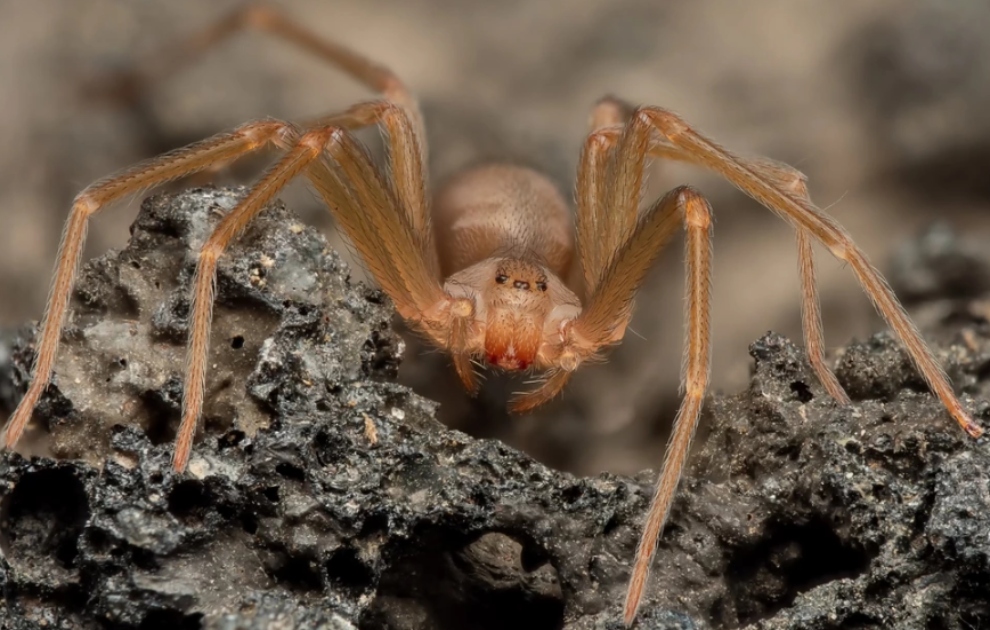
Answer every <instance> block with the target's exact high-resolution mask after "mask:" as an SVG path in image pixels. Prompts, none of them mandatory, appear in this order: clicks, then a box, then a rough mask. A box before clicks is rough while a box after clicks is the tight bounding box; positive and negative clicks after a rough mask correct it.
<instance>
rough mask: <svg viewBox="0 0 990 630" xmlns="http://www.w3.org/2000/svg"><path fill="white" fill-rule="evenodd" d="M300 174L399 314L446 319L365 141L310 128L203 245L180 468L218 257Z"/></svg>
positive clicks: (198, 407) (436, 284)
mask: <svg viewBox="0 0 990 630" xmlns="http://www.w3.org/2000/svg"><path fill="white" fill-rule="evenodd" d="M302 173H305V174H306V175H308V176H309V179H310V181H311V182H312V183H313V185H314V186H315V188H316V189H317V191H318V192H319V193H320V194H321V196H322V197H323V198H324V200H325V201H326V203H327V205H328V207H329V208H330V210H331V212H332V213H333V215H334V217H335V218H336V219H337V221H338V222H339V223H340V225H341V226H342V227H343V229H344V231H345V233H346V234H347V235H348V237H349V238H350V239H351V241H352V242H353V243H354V245H355V247H356V248H357V249H358V251H359V252H360V254H361V256H362V258H363V259H364V261H365V262H366V263H367V265H368V267H369V270H370V271H371V272H372V274H373V275H374V277H375V279H376V280H377V281H378V283H379V285H380V286H381V287H382V289H383V290H385V292H386V293H388V295H389V296H390V297H392V299H393V301H394V302H395V304H396V308H397V310H398V311H399V313H400V314H401V315H402V316H403V317H405V318H406V319H408V320H410V321H412V322H414V323H415V322H419V323H421V325H422V326H424V327H425V328H426V329H428V330H429V329H431V327H432V328H438V329H439V328H442V327H443V324H444V323H445V322H444V320H443V318H442V315H443V314H442V313H441V314H438V315H437V317H436V318H434V319H431V316H430V314H431V313H433V310H435V309H436V308H437V307H438V305H441V306H442V305H447V306H448V308H450V305H449V303H450V301H449V300H447V299H446V294H445V293H444V292H443V290H442V287H441V286H440V281H439V278H438V277H437V276H436V274H435V273H434V270H433V269H432V268H431V266H430V264H429V259H428V258H427V257H425V256H424V255H423V251H422V249H421V243H420V241H419V240H418V238H417V234H416V232H415V230H414V229H413V227H412V226H411V225H409V223H408V221H407V217H406V215H405V214H403V213H402V212H401V211H400V210H399V209H398V205H397V201H396V200H395V198H394V196H393V191H392V189H391V188H390V187H389V186H388V185H387V184H385V183H384V182H382V181H381V179H380V178H379V177H378V174H377V172H376V171H375V169H374V167H373V166H372V165H371V162H370V159H369V158H368V156H367V155H366V153H365V152H364V151H363V150H362V148H361V146H360V145H359V144H358V143H357V142H356V141H355V140H354V139H353V137H352V136H351V135H350V134H349V133H348V132H347V131H346V130H345V129H343V128H341V127H337V126H326V127H322V128H313V129H310V130H308V131H306V132H305V133H304V134H303V135H302V137H301V138H300V139H299V141H298V142H297V143H296V144H295V145H294V146H293V147H292V148H291V149H290V150H289V151H288V153H286V155H285V156H284V157H283V158H282V159H281V160H280V161H279V162H278V163H277V164H275V166H273V167H272V168H271V169H270V170H269V171H268V172H267V173H266V174H265V175H264V177H263V178H262V179H261V180H260V181H259V182H258V183H257V184H255V186H254V187H253V188H252V189H251V191H250V192H249V193H248V195H247V196H246V197H245V198H244V199H243V200H241V202H240V203H239V204H238V205H237V206H236V207H235V208H234V209H233V210H232V211H231V212H230V213H228V214H227V215H226V216H225V217H224V218H223V219H222V220H221V221H220V223H219V224H218V225H217V227H216V228H215V229H214V231H213V233H212V234H211V235H210V237H209V239H207V241H206V243H204V244H203V247H202V250H201V252H200V257H199V264H198V266H197V269H196V278H195V281H194V287H193V302H192V303H193V305H192V315H191V324H190V328H191V332H190V339H189V349H188V358H187V363H186V375H185V386H184V397H183V411H182V420H181V423H180V426H179V433H178V436H177V437H176V448H175V454H174V456H173V459H172V467H173V469H174V470H175V471H176V472H182V471H183V470H185V468H186V465H187V464H188V461H189V455H190V452H191V449H192V443H193V439H194V437H195V431H196V426H197V424H198V420H199V417H200V415H201V413H202V407H203V402H204V398H205V395H204V394H205V379H206V363H207V353H208V350H209V337H210V324H211V320H212V314H213V306H214V305H213V298H214V288H215V282H216V268H217V261H218V259H219V257H220V256H221V255H222V254H223V252H224V251H225V250H226V249H227V247H228V246H229V245H230V243H231V242H233V240H234V239H235V238H236V237H237V236H238V235H239V234H240V233H241V231H243V229H244V227H245V226H246V225H247V224H248V223H249V222H250V221H251V219H253V218H254V217H255V216H256V215H257V214H258V213H259V212H260V211H261V210H262V209H264V207H265V205H266V204H267V203H268V202H269V201H271V199H272V198H274V197H275V195H277V194H278V192H279V191H280V190H281V189H282V188H284V187H285V186H286V185H287V184H288V183H289V182H290V181H292V179H294V178H295V177H296V176H298V175H299V174H302ZM431 309H433V310H431ZM436 320H439V323H436Z"/></svg>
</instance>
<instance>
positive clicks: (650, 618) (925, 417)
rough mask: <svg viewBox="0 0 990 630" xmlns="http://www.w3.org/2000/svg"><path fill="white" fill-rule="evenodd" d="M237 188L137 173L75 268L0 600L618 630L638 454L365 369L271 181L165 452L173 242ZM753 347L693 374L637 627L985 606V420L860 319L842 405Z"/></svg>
mask: <svg viewBox="0 0 990 630" xmlns="http://www.w3.org/2000/svg"><path fill="white" fill-rule="evenodd" d="M242 192H243V191H241V190H233V191H226V190H219V191H218V190H198V191H191V192H188V193H185V194H182V195H178V196H159V197H153V198H151V199H149V200H148V201H146V202H145V204H144V207H143V209H142V212H141V215H140V217H139V218H138V220H137V222H136V223H135V226H134V229H133V238H132V240H131V243H130V244H129V245H128V247H127V248H126V249H125V250H124V251H122V252H120V253H119V254H118V253H111V254H109V255H107V256H104V257H103V258H100V259H98V260H96V261H94V262H92V263H89V264H88V265H87V266H86V267H85V268H84V269H83V270H82V272H81V274H80V286H79V287H78V289H77V292H76V298H77V299H76V302H75V307H74V308H75V311H74V313H73V316H72V320H71V324H70V326H69V329H68V331H67V333H66V335H65V336H64V338H65V343H64V344H63V349H62V354H61V357H60V360H59V363H58V366H57V374H56V378H55V380H54V382H53V385H52V386H51V387H50V388H49V390H48V392H47V394H46V395H45V397H44V399H43V401H42V404H41V405H40V406H39V409H38V411H37V413H36V414H35V420H36V423H37V425H38V426H39V429H37V430H35V432H34V436H33V437H34V444H33V446H32V448H34V449H36V450H43V449H45V448H48V449H50V450H51V452H52V453H53V454H56V455H58V456H59V459H53V458H52V457H50V456H43V457H35V458H31V459H27V458H25V457H23V456H21V455H19V454H13V453H4V454H3V456H2V457H0V483H2V484H3V487H4V488H5V490H4V493H3V498H2V500H0V549H2V551H3V559H2V562H0V584H2V587H3V593H4V597H5V603H6V607H5V608H4V609H2V610H0V620H2V624H0V625H2V627H4V628H11V629H21V628H36V627H41V626H44V627H72V628H86V629H90V628H93V629H96V628H114V629H118V628H217V629H224V630H232V629H242V628H244V629H248V628H251V629H254V628H259V629H260V628H269V627H281V628H340V629H344V628H390V629H408V630H413V629H427V628H441V629H443V628H479V629H485V628H512V627H519V628H565V627H566V628H574V629H588V630H590V629H593V628H594V629H607V628H614V629H616V630H618V629H619V628H620V627H621V623H620V621H619V619H620V617H619V611H620V605H621V600H622V596H623V591H624V588H625V584H626V580H627V578H628V570H629V565H630V562H631V559H632V554H633V551H634V548H635V544H636V542H637V537H638V535H639V528H640V522H641V520H642V518H643V515H644V511H645V509H646V506H647V502H648V498H649V496H650V494H651V485H652V482H653V475H652V473H644V474H642V475H640V476H639V477H637V478H636V479H625V478H619V477H616V476H613V475H609V474H602V475H599V476H598V477H593V478H575V477H573V476H571V475H568V474H566V473H560V472H555V471H552V470H550V469H548V468H546V467H545V466H542V465H541V464H539V463H537V462H535V461H533V460H532V459H530V458H529V457H527V456H526V455H523V454H521V453H519V452H517V451H514V450H512V449H510V448H508V447H507V446H504V445H503V444H501V443H499V442H496V441H489V440H475V439H472V438H470V437H468V436H466V435H464V434H462V433H459V432H455V431H449V430H447V429H445V428H444V427H443V426H442V425H440V424H439V423H438V422H437V421H436V420H435V417H434V415H435V405H434V404H433V403H430V402H429V401H426V400H424V399H422V398H420V397H419V396H417V395H416V394H414V393H413V392H411V391H409V390H408V389H406V388H404V387H402V386H399V385H396V384H395V383H394V382H393V378H394V375H395V371H396V367H397V365H398V362H399V360H400V356H401V353H402V350H403V343H402V341H401V340H400V339H399V338H398V337H397V336H396V335H395V334H394V333H392V332H391V328H390V326H389V320H390V317H391V308H390V306H389V304H388V300H387V298H386V297H385V296H383V295H382V294H381V293H380V292H377V291H373V290H370V289H367V288H364V287H361V286H352V285H351V284H350V282H349V280H348V273H347V269H346V268H345V267H344V265H342V263H341V262H340V261H339V259H338V258H337V257H336V255H335V254H334V253H333V252H331V251H330V250H329V249H328V248H327V246H326V244H325V242H324V241H323V240H322V238H321V237H320V236H319V235H317V234H316V233H315V232H314V231H312V230H310V229H308V228H304V227H302V226H301V225H300V224H299V223H298V222H297V221H295V220H294V219H293V217H292V215H290V214H289V213H287V212H286V211H285V210H284V209H283V208H281V207H280V206H273V207H272V208H269V209H268V210H266V211H265V212H264V213H263V214H262V216H260V217H259V218H258V220H257V221H256V222H255V223H254V224H253V225H252V226H251V227H250V228H249V229H248V231H247V233H246V234H245V236H244V237H243V238H242V239H240V241H239V242H238V244H237V245H236V246H235V247H234V248H233V249H232V251H231V252H230V254H229V255H228V256H226V257H225V258H224V259H223V263H222V265H221V269H220V278H219V282H218V286H219V300H218V309H217V316H216V318H215V321H214V327H213V331H214V332H213V344H212V345H213V349H212V351H211V359H210V366H211V372H210V375H209V377H208V387H209V392H210V394H209V404H208V406H207V409H206V414H205V417H206V422H205V427H204V429H203V431H202V434H201V435H200V436H199V439H198V441H197V443H196V447H195V449H194V454H193V458H192V461H191V463H190V467H189V472H188V473H187V474H184V475H179V476H177V475H174V474H173V473H172V472H171V470H170V454H171V443H170V442H171V439H172V437H173V434H174V430H175V421H176V419H177V415H178V408H179V407H178V406H179V401H180V395H181V391H180V389H181V380H180V376H181V369H182V365H183V353H184V348H183V343H184V337H185V334H186V330H187V327H188V322H187V318H188V301H187V299H186V297H185V296H186V294H187V287H188V283H189V280H190V278H191V275H192V272H193V265H194V254H193V252H194V249H193V247H194V245H195V244H196V243H200V242H202V240H203V238H204V236H205V234H206V232H207V231H208V228H209V225H210V224H211V223H212V221H213V220H214V219H215V218H216V216H217V215H219V214H220V212H219V210H221V209H228V208H230V207H231V206H232V204H233V203H234V202H235V201H236V199H237V197H238V195H240V194H242ZM965 332H967V333H968V335H969V338H970V340H971V341H972V342H973V343H975V344H977V345H976V346H963V345H955V346H953V347H952V348H951V350H950V349H948V348H945V349H943V350H942V351H940V356H942V357H943V358H944V359H945V360H946V361H947V363H948V366H947V367H948V369H949V371H950V374H953V375H954V376H966V377H968V380H967V379H963V381H964V382H965V383H966V387H967V390H968V391H972V392H982V390H981V389H980V383H981V381H982V379H981V374H982V372H981V370H980V366H981V365H983V359H981V358H980V356H981V354H983V353H984V351H985V349H986V347H987V346H988V345H990V335H988V334H987V332H986V331H985V330H981V329H969V328H967V329H965ZM32 333H33V331H32V330H30V329H25V330H24V331H22V333H21V334H20V335H12V336H11V339H12V341H11V342H9V343H8V347H10V349H11V351H10V352H9V355H10V357H11V360H10V362H9V364H7V366H6V367H5V368H3V369H4V371H3V373H2V375H0V392H2V391H3V387H15V388H18V389H22V388H23V386H24V381H25V375H26V373H27V365H28V361H29V359H30V354H31V353H30V347H31V346H30V344H31V339H32ZM751 353H752V355H753V356H754V358H755V359H756V364H755V369H754V373H753V379H752V383H751V386H750V388H749V389H748V390H747V391H744V392H742V393H740V394H737V395H734V396H722V395H715V396H713V397H711V398H710V399H709V401H708V403H707V406H706V411H705V419H704V421H705V422H707V423H708V424H709V426H710V435H709V437H708V439H707V441H706V443H705V444H704V446H703V448H701V449H700V451H699V452H698V453H696V455H695V456H694V457H693V464H692V466H691V469H690V471H689V473H688V475H687V476H686V477H685V481H684V483H683V485H682V491H681V493H680V496H679V498H678V500H677V501H676V503H675V507H674V511H673V515H672V518H671V521H670V524H669V526H668V529H667V531H666V533H665V535H664V538H663V540H662V541H661V544H660V551H659V553H658V558H657V562H656V566H655V568H654V572H653V578H652V583H651V588H650V590H649V594H648V599H647V601H646V603H645V604H644V607H643V609H642V612H641V615H640V618H639V622H638V625H637V627H639V628H644V629H646V628H650V629H674V628H678V629H690V628H703V627H759V628H768V629H769V628H773V629H778V628H780V629H784V628H787V629H795V630H796V629H798V628H802V629H806V630H826V629H828V630H832V629H838V628H850V627H856V628H926V629H928V628H969V627H978V626H979V625H980V624H981V623H983V624H988V623H990V595H988V594H987V593H990V589H988V587H990V560H988V553H990V540H988V537H987V532H990V475H988V472H987V471H988V470H990V451H988V448H987V446H986V444H985V440H984V441H980V442H974V441H972V440H969V439H968V438H966V437H965V436H964V435H963V433H962V432H961V431H960V430H958V428H957V427H956V426H954V424H953V423H952V422H951V420H950V419H949V418H948V417H947V415H946V413H945V412H944V410H943V409H942V407H941V406H940V404H939V403H938V402H937V401H936V400H935V399H933V398H932V397H931V396H930V395H929V394H928V393H927V392H926V391H925V389H924V387H923V385H919V384H918V383H920V380H918V379H917V377H916V375H914V374H913V371H912V368H911V367H910V365H909V364H907V363H905V362H904V359H903V356H902V354H901V353H900V352H899V351H898V350H897V347H896V345H893V344H892V342H888V340H887V339H886V337H883V336H880V337H877V338H875V339H874V340H872V341H871V342H869V343H867V344H860V345H857V346H854V347H851V348H849V349H847V350H846V352H845V355H844V357H843V359H842V361H841V367H840V370H839V374H840V377H841V378H842V380H843V383H844V384H845V385H846V386H847V387H849V388H850V391H851V393H853V395H854V397H855V398H856V399H857V400H858V402H855V403H854V404H852V405H850V406H849V407H847V408H840V407H838V406H837V405H836V404H835V403H834V402H833V401H831V400H830V399H829V398H828V397H827V395H826V394H825V393H824V391H823V390H822V388H821V386H820V385H819V384H818V382H817V381H816V380H815V378H814V375H813V373H812V371H811V370H810V368H809V367H808V365H807V362H806V359H805V356H804V353H803V351H802V350H800V349H799V348H797V347H795V346H794V345H793V344H792V343H790V342H789V341H787V340H786V339H784V338H782V337H780V336H777V335H773V334H769V335H767V336H765V337H764V338H763V339H761V340H759V341H758V342H756V343H755V344H753V346H752V350H751ZM966 400H967V401H970V400H971V399H969V398H966ZM977 409H978V410H979V411H981V413H982V415H980V417H981V418H984V417H985V415H986V410H987V406H986V405H982V406H980V407H977Z"/></svg>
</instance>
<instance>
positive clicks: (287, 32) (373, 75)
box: [88, 2, 424, 136]
mask: <svg viewBox="0 0 990 630" xmlns="http://www.w3.org/2000/svg"><path fill="white" fill-rule="evenodd" d="M248 30H253V31H259V32H262V33H267V34H269V35H273V36H275V37H278V38H280V39H282V40H284V41H286V42H288V43H290V44H292V45H294V46H297V47H299V48H301V49H303V50H305V51H306V52H308V53H310V54H312V55H315V56H316V57H318V58H320V59H323V60H324V61H326V62H327V63H330V64H332V65H334V66H336V67H337V68H339V69H341V70H342V71H344V72H345V73H347V74H348V75H350V76H351V77H352V78H354V79H356V80H357V81H360V82H361V83H363V84H364V85H366V86H367V87H368V88H369V89H371V90H374V91H376V92H380V93H381V94H382V95H383V96H384V97H385V98H386V99H388V100H389V101H392V102H394V103H396V104H398V105H400V106H401V107H403V108H404V109H406V110H407V112H408V114H409V117H410V119H411V120H412V122H413V126H414V127H415V128H416V132H417V133H418V134H419V135H420V136H422V135H424V134H423V116H422V114H421V113H420V109H419V105H418V103H417V102H416V99H415V97H414V96H413V95H412V92H410V91H409V89H407V88H406V86H405V85H404V84H403V83H402V81H401V80H400V79H399V78H398V77H397V76H396V75H395V73H393V72H392V71H391V70H389V69H388V68H386V67H384V66H381V65H379V64H377V63H375V62H374V61H372V60H370V59H368V58H367V57H365V56H364V55H361V54H359V53H357V52H355V51H353V50H351V49H349V48H347V47H345V46H341V45H340V44H337V43H335V42H332V41H329V40H326V39H324V38H322V37H320V36H319V35H317V34H315V33H313V32H311V31H309V30H307V29H305V28H303V27H302V26H300V25H299V24H298V23H296V22H295V21H293V20H291V19H289V18H287V17H286V16H285V15H283V14H282V13H281V12H280V11H279V10H278V9H276V8H275V7H274V6H271V5H269V4H267V3H264V2H255V3H247V4H244V5H242V6H239V7H237V8H236V9H234V10H233V11H231V12H230V13H229V14H228V15H227V16H225V17H223V18H221V19H220V20H218V21H217V22H215V23H214V24H212V25H210V26H208V27H207V28H205V29H204V30H202V31H200V32H199V33H196V34H194V35H192V36H190V37H188V38H187V39H185V40H184V41H182V42H179V43H178V44H173V45H171V46H169V47H168V48H167V49H166V50H163V51H161V52H159V53H158V54H157V55H155V56H154V57H151V58H149V59H147V60H145V61H144V62H143V63H141V64H139V65H138V67H137V68H136V69H134V70H132V71H130V72H127V73H125V74H124V75H123V76H118V77H115V78H111V80H108V81H96V82H94V83H93V85H91V86H89V89H88V92H89V93H91V94H93V95H103V96H110V97H111V98H113V97H115V96H116V97H117V98H121V97H125V100H127V99H130V100H133V99H134V98H135V96H136V95H137V94H139V93H140V92H141V91H143V90H146V89H147V88H148V86H150V85H152V84H155V83H159V82H161V81H164V80H166V79H168V78H169V77H170V76H172V75H174V74H176V73H177V72H179V71H181V70H183V69H184V68H186V67H188V66H189V65H191V64H192V63H194V62H196V61H198V60H199V59H200V58H201V57H202V56H203V55H205V54H207V53H208V52H210V51H211V50H212V49H213V48H215V47H216V46H218V45H219V44H222V43H223V42H225V41H227V39H228V38H230V37H231V36H233V35H236V34H238V33H241V32H243V31H248ZM313 126H321V124H320V122H319V121H314V123H313Z"/></svg>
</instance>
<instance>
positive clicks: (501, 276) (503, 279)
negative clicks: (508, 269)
mask: <svg viewBox="0 0 990 630" xmlns="http://www.w3.org/2000/svg"><path fill="white" fill-rule="evenodd" d="M508 281H509V276H507V275H505V274H504V273H500V274H498V275H497V276H495V282H497V283H499V284H505V283H506V282H508Z"/></svg>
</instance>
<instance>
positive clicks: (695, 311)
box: [602, 186, 712, 627]
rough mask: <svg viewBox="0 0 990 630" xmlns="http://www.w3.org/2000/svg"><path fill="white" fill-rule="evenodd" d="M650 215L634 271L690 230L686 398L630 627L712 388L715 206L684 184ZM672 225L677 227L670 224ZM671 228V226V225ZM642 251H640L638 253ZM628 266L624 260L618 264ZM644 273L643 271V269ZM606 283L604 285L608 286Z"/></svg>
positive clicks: (643, 543) (639, 558)
mask: <svg viewBox="0 0 990 630" xmlns="http://www.w3.org/2000/svg"><path fill="white" fill-rule="evenodd" d="M650 214H654V215H658V216H657V223H658V224H660V225H661V226H662V228H663V229H661V230H657V231H654V232H652V233H647V234H645V235H643V236H640V235H641V234H644V232H646V230H645V229H644V226H647V225H649V219H650V218H651V217H650V215H649V214H648V215H647V216H646V217H644V219H646V220H645V221H644V222H642V223H641V224H640V226H641V227H640V228H637V231H636V233H635V234H634V235H633V238H632V242H631V243H630V245H631V246H632V245H633V243H635V241H637V240H641V241H643V242H642V243H641V247H640V248H639V249H640V251H639V252H636V250H635V249H634V248H633V247H630V249H629V250H626V251H623V252H622V253H620V254H619V258H620V259H621V258H622V257H630V258H631V259H632V260H631V261H630V264H629V265H628V267H629V268H630V271H638V270H639V269H640V268H647V269H648V268H649V263H651V262H652V260H650V261H649V262H648V263H646V264H643V263H642V262H641V261H643V260H644V259H646V258H649V256H650V253H649V250H648V248H650V247H652V248H653V250H659V249H660V248H659V247H657V246H656V244H655V241H656V239H657V238H658V237H660V238H669V235H668V234H667V233H666V231H665V230H668V229H670V228H671V227H676V223H678V222H680V221H683V223H684V227H685V230H686V236H687V238H686V254H687V256H686V259H685V263H686V269H685V274H686V281H685V289H686V292H687V296H686V297H687V299H686V301H685V308H686V313H685V318H684V319H685V322H686V324H687V331H686V340H685V344H684V360H683V363H682V366H681V374H682V376H681V378H682V384H683V390H684V398H683V400H682V401H681V406H680V409H679V410H678V412H677V416H676V419H675V420H674V431H673V433H672V434H671V436H670V442H669V443H668V445H667V454H666V456H665V457H664V462H663V469H662V470H661V472H660V478H659V480H658V482H657V486H656V490H655V492H654V494H653V499H652V501H651V502H650V509H649V513H648V514H647V517H646V524H645V525H644V527H643V533H642V535H641V537H640V541H639V546H638V547H637V549H636V560H635V561H634V563H633V570H632V576H631V578H630V581H629V589H628V591H627V592H626V600H625V606H624V610H623V619H624V621H625V624H626V626H627V627H628V626H630V625H632V622H633V619H635V617H636V611H637V609H638V608H639V604H640V601H641V600H642V597H643V591H644V589H645V587H646V582H647V579H648V578H649V574H650V565H651V564H652V562H653V556H654V554H655V553H656V550H657V543H658V542H659V539H660V533H661V532H662V531H663V526H664V523H665V522H666V520H667V516H668V515H669V514H670V507H671V504H672V502H673V499H674V493H675V491H676V490H677V484H678V482H679V481H680V478H681V473H682V471H683V470H684V463H685V462H686V460H687V456H688V451H689V450H690V446H691V440H692V438H693V437H694V433H695V429H696V428H697V426H698V419H699V418H700V416H701V407H702V403H703V401H704V397H705V392H706V391H707V389H708V378H709V372H710V369H711V340H710V334H709V332H710V329H711V323H710V306H711V276H712V266H711V263H712V243H711V235H712V217H711V206H710V205H709V204H708V201H707V200H705V198H704V197H702V196H701V194H700V193H698V192H696V191H694V190H693V189H691V188H688V187H686V186H683V187H680V188H676V189H674V190H672V191H671V192H670V193H668V194H667V195H665V196H664V197H663V198H662V199H661V200H660V201H659V202H658V203H657V204H656V205H655V206H654V207H653V208H651V210H650ZM671 224H673V226H672V225H671ZM670 231H673V230H672V229H670ZM637 254H638V255H637ZM617 266H618V267H625V266H626V265H617ZM643 273H645V271H644V272H643ZM607 282H608V281H605V282H603V283H602V287H603V288H604V287H606V286H607Z"/></svg>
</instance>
